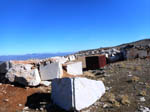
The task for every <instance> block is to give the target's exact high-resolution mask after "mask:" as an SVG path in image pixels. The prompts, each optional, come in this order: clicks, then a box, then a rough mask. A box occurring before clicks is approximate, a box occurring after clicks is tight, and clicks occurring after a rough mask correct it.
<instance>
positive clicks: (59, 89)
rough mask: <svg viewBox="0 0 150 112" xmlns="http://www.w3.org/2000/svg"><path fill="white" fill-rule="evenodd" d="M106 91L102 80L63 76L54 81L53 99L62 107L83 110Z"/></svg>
mask: <svg viewBox="0 0 150 112" xmlns="http://www.w3.org/2000/svg"><path fill="white" fill-rule="evenodd" d="M104 93H105V86H104V84H103V82H102V81H95V80H90V79H87V78H81V77H76V78H62V79H54V80H53V81H52V96H51V97H52V100H53V102H54V103H55V104H57V105H58V106H60V107H61V108H63V109H65V110H67V111H69V110H78V111H80V110H82V109H84V108H87V107H89V106H90V105H92V104H94V103H95V102H96V101H97V100H98V99H99V98H101V96H102V95H103V94H104Z"/></svg>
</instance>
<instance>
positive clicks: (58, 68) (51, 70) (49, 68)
mask: <svg viewBox="0 0 150 112" xmlns="http://www.w3.org/2000/svg"><path fill="white" fill-rule="evenodd" d="M40 75H41V80H43V81H45V80H52V79H55V78H61V77H62V75H63V70H62V65H61V64H60V63H59V62H56V63H46V65H43V64H41V65H40Z"/></svg>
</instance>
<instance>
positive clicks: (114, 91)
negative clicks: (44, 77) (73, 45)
mask: <svg viewBox="0 0 150 112" xmlns="http://www.w3.org/2000/svg"><path fill="white" fill-rule="evenodd" d="M84 76H85V77H87V78H90V79H95V80H102V81H103V82H104V84H105V86H106V89H107V91H106V93H105V94H104V96H102V98H101V99H100V100H99V101H97V102H96V103H95V104H93V105H92V106H90V107H89V108H87V109H84V110H82V112H150V94H149V93H150V78H149V76H150V59H136V60H130V61H121V62H117V63H112V64H109V65H107V66H106V67H105V68H104V69H100V70H88V71H84ZM0 112H65V110H63V109H60V108H59V107H57V106H56V105H54V104H53V103H52V101H51V87H44V86H39V87H34V88H30V87H26V88H25V87H20V86H19V85H15V86H14V85H12V84H3V83H0Z"/></svg>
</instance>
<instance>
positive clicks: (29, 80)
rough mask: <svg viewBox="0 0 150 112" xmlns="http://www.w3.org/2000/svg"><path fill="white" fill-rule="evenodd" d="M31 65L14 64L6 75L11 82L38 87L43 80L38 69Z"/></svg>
mask: <svg viewBox="0 0 150 112" xmlns="http://www.w3.org/2000/svg"><path fill="white" fill-rule="evenodd" d="M32 67H33V65H30V64H14V65H13V66H12V67H11V68H10V69H9V70H8V72H7V73H6V76H5V77H6V78H7V79H8V80H9V81H10V82H17V83H20V84H22V85H25V86H27V85H29V86H37V85H39V84H40V82H41V79H40V76H39V72H38V69H32Z"/></svg>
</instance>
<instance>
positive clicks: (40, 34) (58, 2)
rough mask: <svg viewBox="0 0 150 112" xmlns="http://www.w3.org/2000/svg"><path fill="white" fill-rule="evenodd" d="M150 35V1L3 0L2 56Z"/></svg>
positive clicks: (68, 49)
mask: <svg viewBox="0 0 150 112" xmlns="http://www.w3.org/2000/svg"><path fill="white" fill-rule="evenodd" d="M144 38H150V0H0V55H8V54H26V53H48V52H49V53H55V52H71V51H79V50H84V49H92V48H99V47H106V46H113V45H118V44H122V43H126V42H132V41H136V40H140V39H144Z"/></svg>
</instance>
